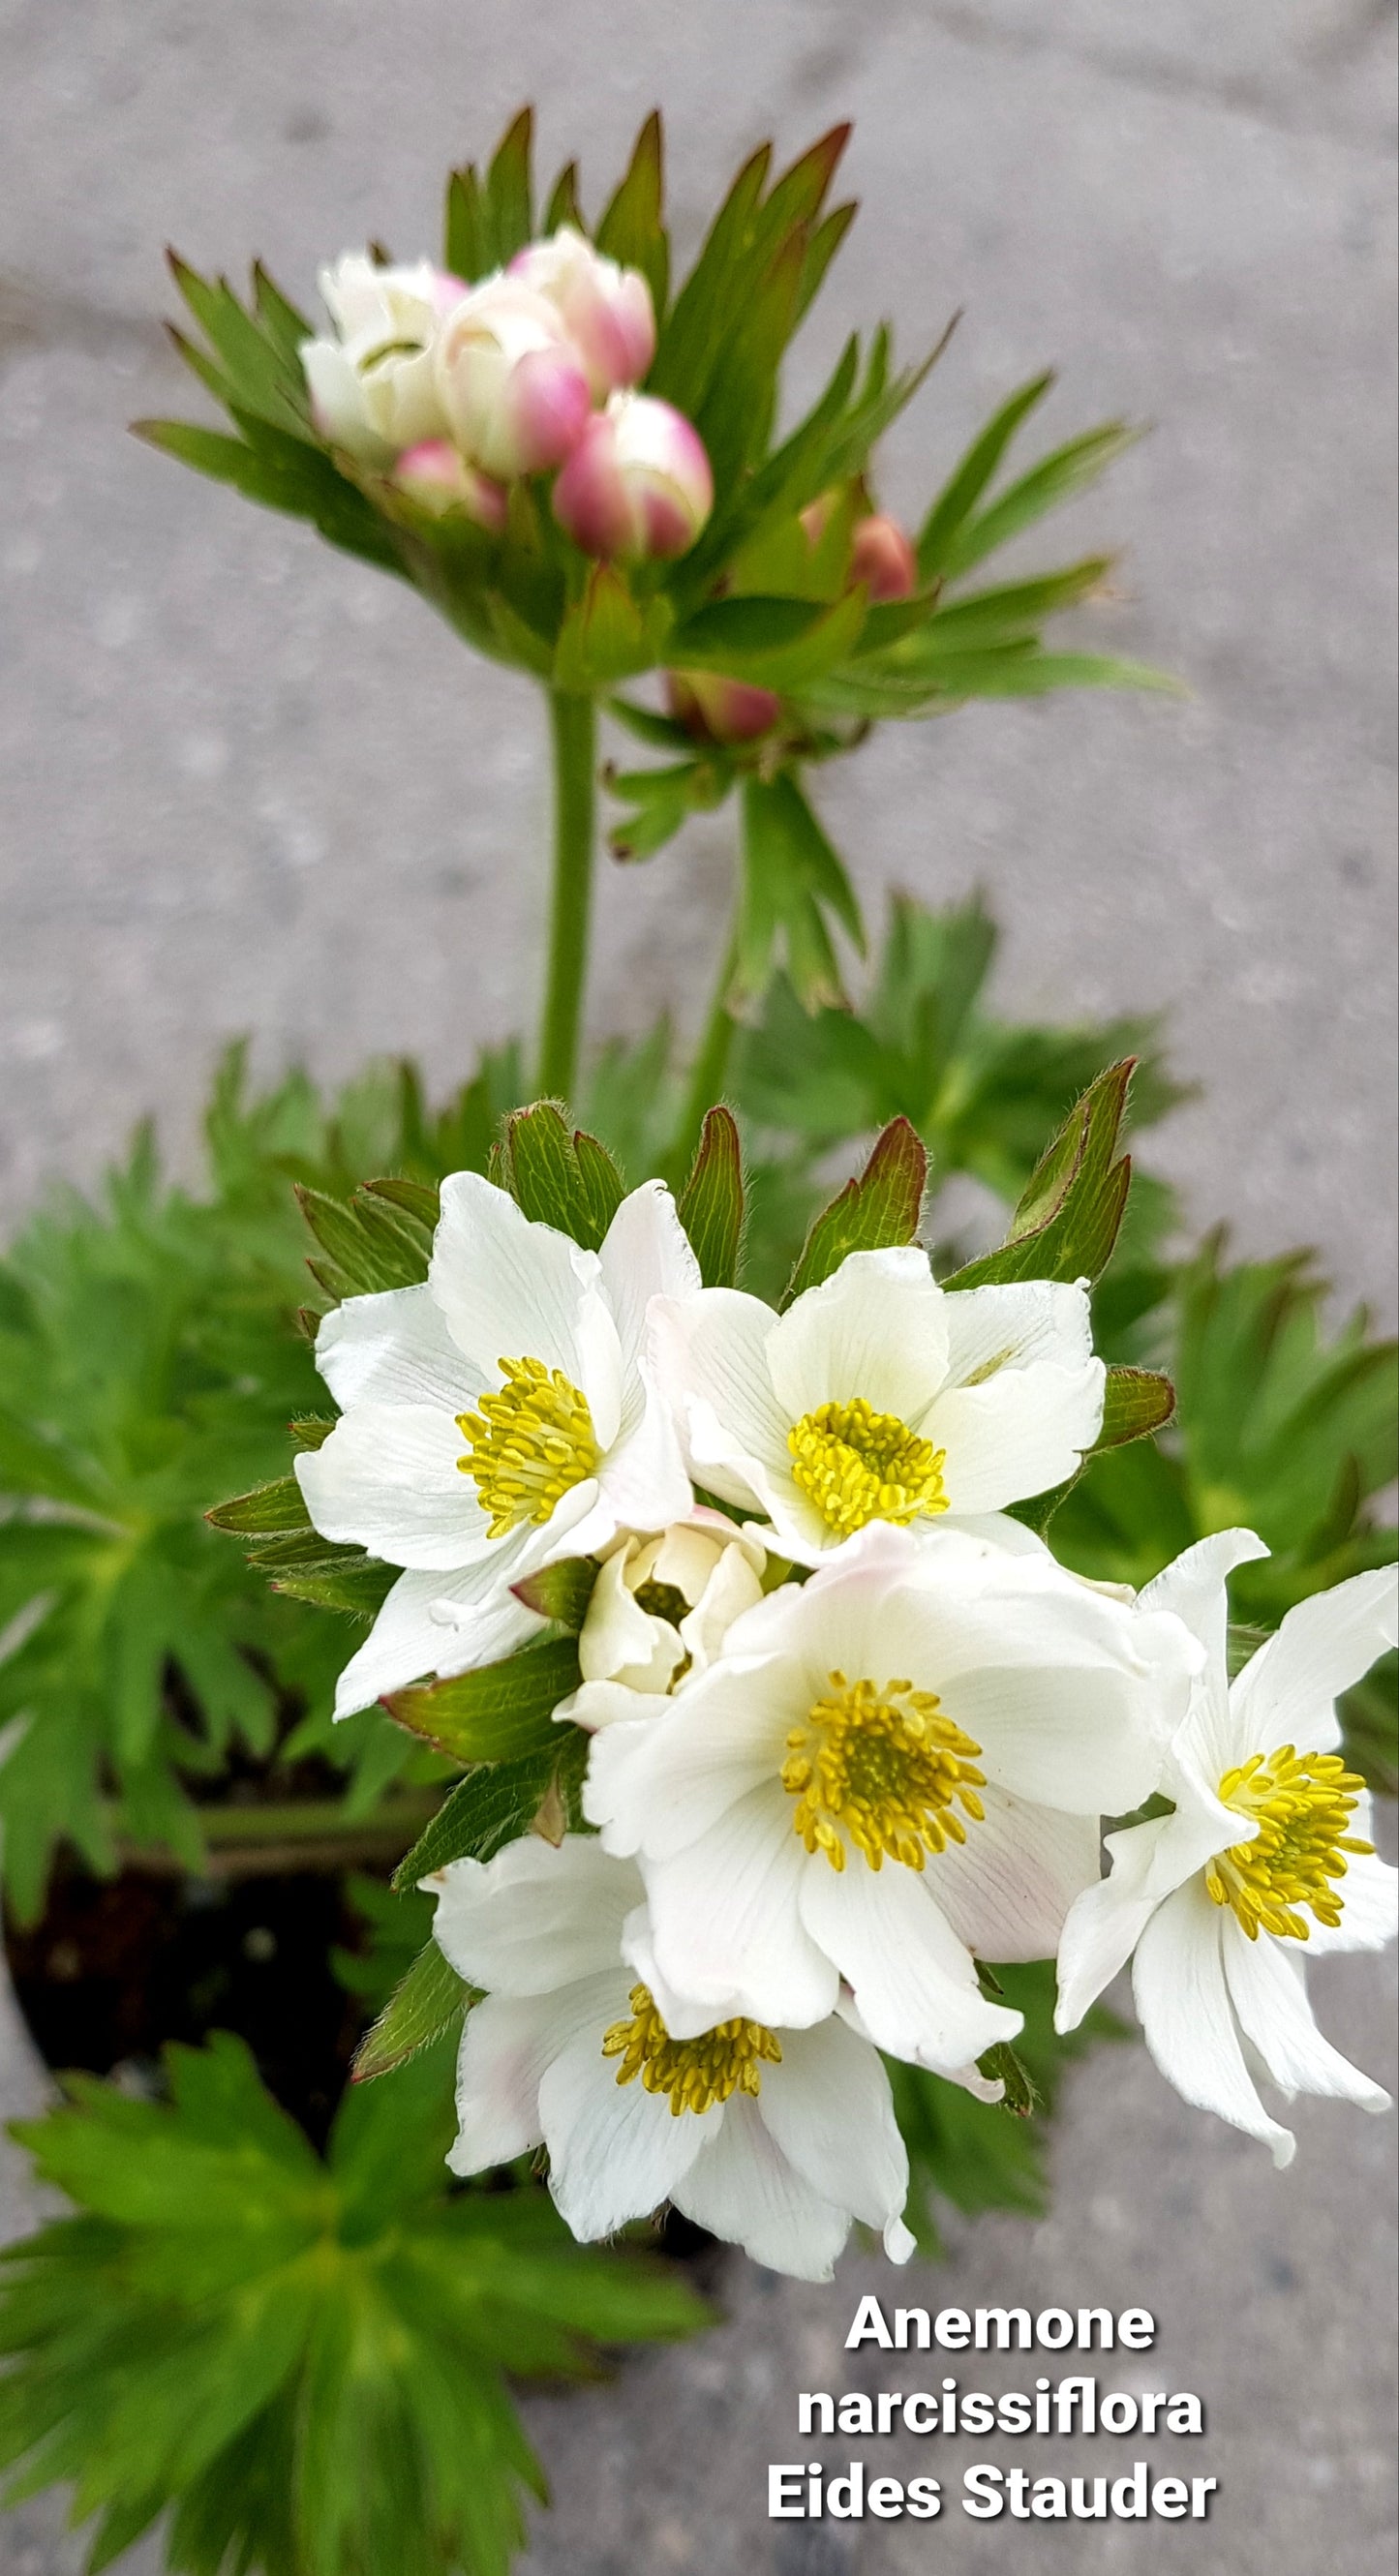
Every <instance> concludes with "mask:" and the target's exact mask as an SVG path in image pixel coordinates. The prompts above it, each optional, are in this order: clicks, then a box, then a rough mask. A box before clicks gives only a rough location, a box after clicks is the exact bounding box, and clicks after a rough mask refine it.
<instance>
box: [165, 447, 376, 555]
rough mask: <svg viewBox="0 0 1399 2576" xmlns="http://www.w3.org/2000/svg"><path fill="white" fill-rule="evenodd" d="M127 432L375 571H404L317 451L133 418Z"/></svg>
mask: <svg viewBox="0 0 1399 2576" xmlns="http://www.w3.org/2000/svg"><path fill="white" fill-rule="evenodd" d="M132 431H133V434H134V436H135V437H137V438H140V439H144V441H145V443H146V445H147V446H148V447H156V448H159V449H160V450H161V451H162V453H163V454H165V455H167V456H174V457H178V459H179V460H180V462H181V463H182V464H184V465H192V466H193V467H194V469H195V471H196V473H199V474H207V475H210V476H211V477H212V478H213V480H214V481H215V482H216V483H231V484H232V485H233V487H234V489H235V490H236V491H239V492H242V493H243V494H244V495H245V496H246V497H247V499H249V500H251V501H260V502H262V503H263V504H264V506H265V507H266V508H268V509H269V510H283V511H286V512H288V513H289V514H290V515H291V516H292V517H293V518H298V519H310V520H312V521H313V522H314V524H315V526H316V527H318V528H319V529H320V532H321V534H322V536H324V537H327V538H328V539H329V541H330V543H331V544H332V545H335V546H339V547H340V548H341V550H342V551H343V552H344V553H346V554H353V555H358V556H360V557H361V558H362V559H363V560H364V561H365V562H366V563H373V564H377V565H378V566H379V568H380V570H381V571H382V572H392V573H398V574H400V575H401V574H404V573H405V571H406V567H405V565H404V562H403V559H402V557H401V555H400V554H399V551H398V548H397V546H396V545H395V543H394V540H393V536H392V533H391V531H390V529H389V526H388V523H387V521H386V520H384V519H382V518H381V517H380V516H379V513H378V511H377V510H375V509H374V508H373V507H372V506H371V504H370V503H369V502H368V501H367V500H366V499H365V497H364V495H363V493H362V492H360V491H359V490H358V489H357V488H356V486H355V485H354V484H353V483H350V482H347V481H346V479H345V477H344V476H343V475H342V474H339V473H337V471H336V469H335V467H334V466H333V465H332V463H331V461H330V459H329V457H328V456H323V455H322V454H321V453H320V452H319V450H318V449H316V448H313V447H306V446H303V445H302V444H301V443H300V442H299V441H295V440H291V439H289V440H288V441H287V442H286V444H285V446H284V447H281V448H274V447H272V446H270V445H268V446H259V447H253V446H250V445H249V444H248V443H247V442H246V440H244V439H240V438H229V437H228V436H227V435H226V433H224V432H223V431H220V430H214V429H200V428H198V427H196V426H195V425H194V424H193V423H191V422H188V421H180V420H138V421H133V422H132Z"/></svg>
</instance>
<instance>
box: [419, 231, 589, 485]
mask: <svg viewBox="0 0 1399 2576" xmlns="http://www.w3.org/2000/svg"><path fill="white" fill-rule="evenodd" d="M435 362H436V372H437V390H438V393H439V395H440V397H441V401H442V406H443V409H444V411H445V413H446V415H447V421H448V425H449V427H450V429H451V432H452V435H453V437H454V438H455V440H456V442H457V445H458V447H459V448H460V449H461V450H462V453H463V454H464V455H465V456H466V457H467V458H468V459H469V460H470V462H471V463H472V464H473V465H479V466H480V467H481V469H482V471H483V472H484V473H486V474H490V475H493V476H495V477H496V478H497V480H499V481H500V482H510V481H511V480H512V479H513V478H514V476H516V475H517V474H543V473H546V472H547V471H548V470H549V469H550V468H551V467H552V466H555V465H559V464H561V463H562V462H563V459H564V458H565V457H566V456H567V455H568V454H569V453H570V451H571V450H572V449H573V448H574V447H575V446H576V444H577V442H578V439H579V436H580V434H581V432H582V430H583V427H584V425H585V423H586V422H587V420H588V418H589V415H590V413H591V410H592V398H591V396H590V394H589V391H588V379H587V376H586V374H585V373H584V369H583V365H582V362H581V360H580V359H579V357H578V355H577V353H576V352H575V350H574V349H573V347H572V345H571V343H570V342H569V341H568V340H567V339H566V338H565V336H564V331H563V326H562V324H561V322H560V320H559V317H558V314H557V313H556V312H555V310H554V307H553V305H552V304H550V303H549V302H548V301H547V300H546V298H545V297H544V296H542V295H536V294H535V292H534V290H533V288H532V287H529V286H526V285H524V284H523V283H522V282H521V280H520V279H518V278H514V277H488V278H487V279H486V280H485V282H484V283H483V284H482V285H480V286H473V287H472V288H471V290H470V292H469V294H466V295H464V296H463V297H462V298H461V301H460V302H459V303H458V304H457V305H456V306H455V307H454V308H453V310H452V311H451V313H449V314H448V316H447V319H446V321H445V322H444V323H443V325H442V328H441V330H440V332H439V334H438V337H437V342H436V349H435Z"/></svg>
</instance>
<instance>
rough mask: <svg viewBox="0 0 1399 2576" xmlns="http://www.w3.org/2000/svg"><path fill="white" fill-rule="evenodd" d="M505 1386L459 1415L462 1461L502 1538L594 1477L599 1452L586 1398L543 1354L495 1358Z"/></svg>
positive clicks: (545, 1517)
mask: <svg viewBox="0 0 1399 2576" xmlns="http://www.w3.org/2000/svg"><path fill="white" fill-rule="evenodd" d="M497 1366H498V1368H499V1370H500V1373H501V1376H502V1377H503V1378H504V1380H505V1384H504V1386H502V1387H501V1388H500V1389H499V1391H498V1392H497V1393H495V1394H493V1395H483V1396H482V1398H481V1408H480V1411H479V1412H478V1413H459V1414H458V1415H457V1429H458V1430H459V1431H460V1433H461V1435H462V1438H463V1439H464V1440H465V1441H466V1442H467V1454H466V1456H465V1457H464V1458H459V1459H458V1460H457V1465H458V1466H459V1467H460V1469H461V1471H462V1474H463V1475H464V1476H470V1477H471V1478H472V1479H473V1480H474V1482H475V1486H476V1491H477V1493H478V1494H479V1495H480V1498H481V1509H482V1510H483V1511H484V1512H486V1513H487V1514H488V1515H489V1517H490V1535H491V1537H492V1538H503V1537H504V1536H505V1533H506V1531H507V1530H510V1529H514V1528H515V1527H516V1525H517V1523H518V1522H520V1521H541V1522H542V1521H547V1520H548V1518H549V1516H550V1513H551V1512H552V1511H553V1510H554V1507H555V1505H556V1504H557V1503H559V1502H561V1501H562V1500H563V1497H564V1495H565V1494H567V1493H570V1492H571V1491H572V1489H573V1487H574V1486H575V1485H581V1484H582V1483H583V1480H584V1478H585V1477H587V1476H593V1475H596V1473H597V1469H598V1463H599V1461H600V1459H601V1457H602V1451H601V1450H600V1449H599V1447H598V1444H597V1436H596V1434H595V1432H594V1430H593V1417H592V1414H591V1412H590V1411H589V1408H588V1399H587V1397H586V1395H584V1394H583V1393H582V1392H581V1391H580V1389H579V1388H578V1387H576V1386H573V1385H572V1384H571V1383H570V1381H569V1380H568V1379H567V1378H566V1377H565V1376H564V1373H563V1370H562V1369H551V1368H546V1367H545V1365H544V1362H543V1360H530V1359H521V1360H500V1361H498V1362H497Z"/></svg>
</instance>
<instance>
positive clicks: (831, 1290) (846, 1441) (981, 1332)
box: [654, 1244, 1106, 1565]
mask: <svg viewBox="0 0 1399 2576" xmlns="http://www.w3.org/2000/svg"><path fill="white" fill-rule="evenodd" d="M654 1329H655V1333H656V1338H657V1344H658V1348H659V1350H660V1352H661V1353H662V1361H661V1365H662V1368H663V1371H664V1375H665V1378H666V1381H667V1383H668V1384H670V1385H671V1386H672V1387H673V1388H674V1390H675V1400H676V1407H677V1413H678V1416H679V1420H680V1427H681V1435H682V1438H683V1439H684V1441H685V1444H686V1449H687V1453H688V1456H689V1459H690V1464H691V1468H692V1470H693V1473H694V1478H695V1482H696V1484H698V1485H701V1486H703V1487H704V1488H705V1489H706V1490H707V1491H708V1492H710V1493H712V1494H715V1495H717V1496H718V1498H719V1500H720V1501H721V1502H727V1503H740V1504H743V1505H745V1506H746V1507H747V1508H748V1509H749V1510H752V1511H760V1512H765V1513H766V1514H767V1517H768V1520H769V1522H770V1524H771V1535H772V1542H773V1545H774V1546H775V1547H777V1548H778V1549H779V1550H780V1551H781V1553H782V1554H783V1555H784V1556H788V1557H791V1558H792V1559H794V1561H795V1562H796V1563H798V1564H801V1565H816V1564H819V1562H820V1560H821V1558H822V1557H823V1556H826V1555H829V1554H830V1552H831V1551H832V1549H834V1548H837V1547H839V1546H840V1544H841V1542H842V1540H844V1539H847V1538H849V1537H850V1536H851V1535H852V1533H853V1532H854V1531H856V1530H860V1529H863V1528H865V1527H866V1525H867V1524H868V1523H869V1522H871V1521H888V1522H893V1523H896V1524H898V1525H900V1526H903V1527H914V1528H917V1529H919V1530H925V1529H927V1528H929V1527H931V1526H933V1525H935V1523H936V1521H937V1520H938V1518H939V1517H940V1516H942V1515H943V1514H949V1515H952V1516H955V1517H956V1518H958V1519H965V1518H979V1517H980V1516H982V1515H983V1514H985V1513H989V1512H1001V1511H1004V1509H1005V1507H1006V1505H1007V1504H1009V1503H1015V1502H1022V1501H1024V1500H1025V1499H1026V1498H1027V1497H1028V1496H1029V1495H1031V1494H1042V1493H1045V1492H1047V1491H1048V1489H1049V1488H1050V1487H1051V1486H1053V1485H1057V1484H1061V1483H1063V1482H1064V1480H1065V1479H1066V1478H1067V1477H1069V1476H1072V1475H1074V1474H1075V1473H1076V1472H1077V1470H1078V1467H1079V1464H1080V1461H1081V1459H1082V1456H1083V1453H1084V1451H1085V1450H1086V1449H1090V1448H1091V1447H1092V1445H1093V1442H1094V1441H1095V1440H1096V1438H1097V1436H1098V1433H1099V1431H1100V1429H1101V1427H1102V1419H1103V1386H1104V1380H1105V1376H1106V1371H1105V1369H1104V1366H1103V1363H1102V1361H1101V1360H1100V1359H1097V1358H1095V1357H1094V1353H1093V1342H1092V1328H1091V1319H1090V1315H1089V1307H1088V1297H1087V1294H1086V1291H1085V1290H1084V1289H1083V1288H1081V1287H1069V1286H1065V1285H1062V1284H1060V1283H1057V1282H1054V1281H1050V1280H1043V1279H1032V1280H1026V1281H1022V1282H1019V1283H1016V1284H1014V1285H1012V1286H1009V1287H1003V1288H966V1289H944V1288H940V1287H939V1286H938V1283H937V1281H936V1280H935V1279H934V1277H933V1274H932V1271H931V1269H930V1268H929V1265H928V1256H927V1254H926V1253H925V1252H922V1251H920V1250H919V1248H918V1246H917V1245H916V1244H909V1245H906V1246H904V1247H903V1248H901V1249H896V1250H890V1251H885V1252H852V1253H850V1254H848V1255H847V1257H846V1259H845V1260H844V1261H843V1262H842V1263H841V1265H840V1268H839V1269H838V1270H836V1271H834V1272H833V1273H832V1275H831V1277H830V1278H829V1279H825V1280H823V1281H822V1282H821V1285H820V1286H819V1287H817V1288H808V1289H807V1290H806V1291H805V1293H804V1294H803V1295H802V1296H800V1297H798V1298H797V1299H796V1301H795V1303H794V1304H793V1305H792V1306H791V1307H790V1308H789V1309H788V1311H787V1313H786V1314H785V1315H781V1316H779V1315H775V1314H774V1313H773V1311H772V1308H771V1307H770V1306H765V1305H764V1304H763V1302H762V1299H761V1298H758V1297H749V1296H745V1295H744V1294H743V1293H742V1291H741V1290H739V1289H736V1288H706V1289H705V1290H704V1291H703V1293H702V1294H701V1295H700V1296H698V1297H694V1298H691V1299H689V1300H688V1301H687V1303H686V1304H685V1305H684V1306H683V1307H676V1308H672V1309H667V1308H666V1307H665V1306H660V1307H658V1308H657V1311H656V1316H655V1324H654Z"/></svg>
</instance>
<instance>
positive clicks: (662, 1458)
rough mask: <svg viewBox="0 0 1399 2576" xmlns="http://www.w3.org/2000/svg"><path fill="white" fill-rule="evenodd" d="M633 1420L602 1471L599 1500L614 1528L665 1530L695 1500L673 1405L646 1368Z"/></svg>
mask: <svg viewBox="0 0 1399 2576" xmlns="http://www.w3.org/2000/svg"><path fill="white" fill-rule="evenodd" d="M631 1415H632V1422H631V1427H630V1428H629V1429H625V1430H624V1431H623V1432H622V1435H621V1437H620V1438H619V1439H618V1441H617V1443H616V1445H615V1447H613V1448H612V1449H610V1450H609V1451H608V1453H607V1456H606V1457H605V1458H604V1460H603V1462H602V1466H601V1468H600V1470H599V1474H598V1486H599V1494H600V1499H601V1501H602V1502H603V1503H604V1504H605V1505H606V1508H607V1510H608V1511H609V1512H610V1514H611V1515H612V1520H613V1525H614V1527H616V1528H619V1529H663V1528H664V1527H665V1525H666V1523H667V1521H675V1520H681V1519H683V1517H684V1515H685V1513H686V1512H688V1511H689V1509H690V1506H691V1504H692V1503H693V1501H694V1496H693V1494H692V1493H691V1491H690V1479H689V1475H688V1473H687V1471H686V1467H685V1457H684V1452H683V1450H682V1448H681V1445H680V1435H679V1433H678V1432H677V1430H676V1428H675V1419H674V1416H673V1414H672V1412H671V1408H670V1404H669V1402H668V1400H667V1399H666V1398H665V1397H664V1396H663V1395H661V1394H660V1392H659V1391H658V1389H657V1388H656V1386H655V1385H654V1384H653V1382H652V1379H651V1375H650V1371H649V1370H648V1369H643V1370H642V1371H641V1372H640V1374H639V1376H638V1378H637V1380H636V1386H635V1389H634V1402H633V1404H632V1406H631Z"/></svg>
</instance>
